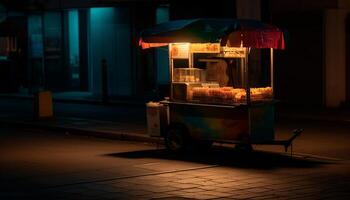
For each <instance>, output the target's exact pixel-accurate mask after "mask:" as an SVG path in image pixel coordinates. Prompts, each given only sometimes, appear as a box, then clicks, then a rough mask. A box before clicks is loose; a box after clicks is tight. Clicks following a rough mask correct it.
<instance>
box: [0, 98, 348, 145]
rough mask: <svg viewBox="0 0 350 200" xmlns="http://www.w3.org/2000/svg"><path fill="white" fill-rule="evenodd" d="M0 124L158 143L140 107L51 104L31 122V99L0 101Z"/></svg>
mask: <svg viewBox="0 0 350 200" xmlns="http://www.w3.org/2000/svg"><path fill="white" fill-rule="evenodd" d="M0 110H1V113H0V124H4V125H9V126H21V127H27V128H39V129H49V130H53V131H59V132H64V133H74V134H82V135H90V136H95V137H105V138H113V139H120V140H130V141H144V142H152V143H155V142H159V140H158V139H156V138H151V137H148V135H147V133H146V112H145V111H146V109H145V106H144V104H143V103H142V104H141V103H140V104H117V103H116V104H109V105H100V104H94V103H90V104H80V103H68V102H60V101H58V102H57V101H55V103H54V116H55V117H54V118H53V119H50V120H35V119H34V114H33V111H34V107H33V99H29V98H9V97H7V98H0ZM276 117H277V118H276V120H277V123H278V121H279V120H282V121H283V120H290V121H293V120H301V121H327V122H337V123H348V124H349V123H350V111H349V110H340V109H333V110H330V109H328V110H326V109H324V110H320V109H300V108H299V109H298V108H288V107H277V108H276Z"/></svg>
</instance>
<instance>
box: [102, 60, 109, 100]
mask: <svg viewBox="0 0 350 200" xmlns="http://www.w3.org/2000/svg"><path fill="white" fill-rule="evenodd" d="M101 82H102V102H103V103H108V80H107V60H106V59H102V60H101Z"/></svg>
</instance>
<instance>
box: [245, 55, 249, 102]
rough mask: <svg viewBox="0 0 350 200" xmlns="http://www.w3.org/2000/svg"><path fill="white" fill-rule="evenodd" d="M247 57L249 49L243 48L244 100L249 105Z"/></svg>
mask: <svg viewBox="0 0 350 200" xmlns="http://www.w3.org/2000/svg"><path fill="white" fill-rule="evenodd" d="M248 56H249V48H245V58H244V75H245V87H246V99H247V105H250V84H249V63H248Z"/></svg>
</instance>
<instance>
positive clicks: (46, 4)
mask: <svg viewBox="0 0 350 200" xmlns="http://www.w3.org/2000/svg"><path fill="white" fill-rule="evenodd" d="M347 2H348V1H346V0H345V1H343V0H338V1H333V0H322V1H319V0H318V1H317V0H312V1H301V0H300V1H278V0H248V1H247V0H218V1H215V2H214V1H203V2H198V1H175V0H156V1H147V0H128V1H127V0H124V1H121V0H74V1H72V0H71V1H69V0H49V1H44V0H27V1H14V0H12V1H10V0H8V1H6V0H5V1H3V3H2V6H1V7H0V13H1V15H0V30H1V31H0V56H1V57H0V62H1V66H2V67H1V73H0V74H1V76H2V77H1V78H0V80H1V84H0V92H2V93H9V92H12V93H28V94H32V93H35V92H36V91H37V90H38V89H40V88H45V89H50V90H52V91H54V92H55V93H69V92H81V93H85V94H88V95H90V96H91V98H99V97H101V95H102V94H101V93H102V91H103V89H102V86H103V81H104V80H103V79H107V87H108V95H109V96H110V97H111V98H116V99H118V98H123V97H135V98H136V97H137V98H148V99H149V98H154V97H156V96H157V94H158V93H159V92H161V93H162V94H166V90H167V88H168V87H167V84H168V81H169V71H168V68H167V66H168V64H167V62H168V58H167V56H168V53H167V50H166V49H156V50H154V49H150V50H144V51H141V50H140V48H139V46H138V38H139V33H140V31H141V30H142V29H144V28H147V27H150V26H153V25H155V24H157V23H161V22H165V21H168V20H176V19H187V18H200V17H211V18H251V19H257V20H262V21H264V22H268V23H273V24H276V25H277V26H279V27H281V28H283V29H286V30H288V34H287V40H288V46H287V49H286V50H285V51H276V56H275V61H276V62H275V66H276V71H275V75H276V80H275V81H276V84H275V86H276V96H277V98H278V99H281V101H282V102H284V103H287V104H295V105H306V106H331V107H335V106H339V105H342V104H346V102H349V101H350V89H349V88H350V85H349V83H350V82H349V81H348V80H350V73H349V71H350V70H349V69H350V65H349V63H350V61H349V57H350V56H347V55H348V54H349V49H350V46H349V44H350V43H349V42H348V41H350V40H349V30H350V28H349V9H350V5H349V3H347ZM264 56H265V55H264V52H263V51H262V52H260V53H259V54H256V55H255V58H254V59H253V63H255V64H257V65H263V60H264ZM102 60H106V65H107V70H106V72H107V75H105V76H104V74H103V70H102V68H101V61H102ZM252 69H253V72H257V73H261V72H264V68H263V67H262V68H261V69H260V68H256V69H255V70H257V71H254V68H252ZM259 70H260V71H259ZM262 74H264V73H262ZM265 74H266V73H265ZM253 77H254V76H253ZM255 79H256V80H257V81H261V80H262V81H264V80H265V81H267V80H266V79H267V78H266V77H264V75H263V76H260V77H255ZM158 95H159V94H158Z"/></svg>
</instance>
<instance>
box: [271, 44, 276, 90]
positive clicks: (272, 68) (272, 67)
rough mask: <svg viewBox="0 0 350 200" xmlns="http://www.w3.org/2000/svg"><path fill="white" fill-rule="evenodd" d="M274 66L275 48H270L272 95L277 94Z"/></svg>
mask: <svg viewBox="0 0 350 200" xmlns="http://www.w3.org/2000/svg"><path fill="white" fill-rule="evenodd" d="M274 70H275V69H274V66H273V48H270V77H271V88H272V97H274V96H275V88H274V74H275V71H274Z"/></svg>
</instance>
